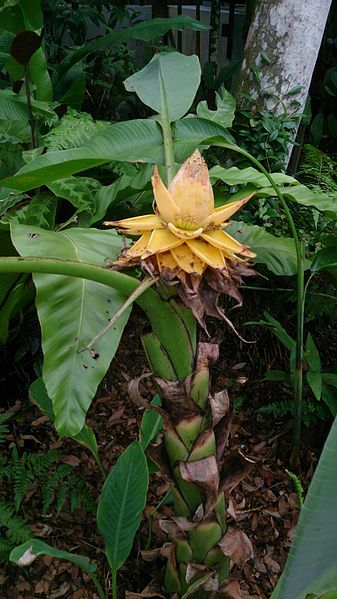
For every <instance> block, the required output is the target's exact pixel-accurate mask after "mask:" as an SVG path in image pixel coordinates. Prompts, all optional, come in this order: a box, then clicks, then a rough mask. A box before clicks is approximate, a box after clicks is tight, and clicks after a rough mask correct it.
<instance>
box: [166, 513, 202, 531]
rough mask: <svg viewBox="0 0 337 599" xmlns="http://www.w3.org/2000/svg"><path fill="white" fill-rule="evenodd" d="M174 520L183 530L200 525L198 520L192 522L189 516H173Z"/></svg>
mask: <svg viewBox="0 0 337 599" xmlns="http://www.w3.org/2000/svg"><path fill="white" fill-rule="evenodd" d="M172 520H173V521H174V522H175V523H176V525H177V526H178V528H179V529H180V530H182V531H186V530H191V529H192V528H195V527H196V526H198V522H192V521H191V520H189V519H188V518H184V517H183V516H176V517H174V516H173V517H172Z"/></svg>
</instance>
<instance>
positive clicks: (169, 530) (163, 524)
mask: <svg viewBox="0 0 337 599" xmlns="http://www.w3.org/2000/svg"><path fill="white" fill-rule="evenodd" d="M159 528H160V529H161V530H162V531H163V532H166V534H167V535H168V537H169V539H172V540H175V539H183V538H185V535H184V534H183V532H182V529H181V528H180V527H179V526H178V525H177V523H176V522H174V520H173V519H170V520H167V519H164V518H161V519H160V520H159Z"/></svg>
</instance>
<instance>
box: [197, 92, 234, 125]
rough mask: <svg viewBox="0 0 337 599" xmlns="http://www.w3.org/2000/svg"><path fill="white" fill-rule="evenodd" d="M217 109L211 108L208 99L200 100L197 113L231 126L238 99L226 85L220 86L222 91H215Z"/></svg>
mask: <svg viewBox="0 0 337 599" xmlns="http://www.w3.org/2000/svg"><path fill="white" fill-rule="evenodd" d="M215 101H216V110H210V109H209V108H208V106H207V102H206V100H204V101H203V102H199V104H198V106H197V115H198V116H199V117H203V118H205V119H210V120H211V121H215V122H216V123H219V124H220V125H222V126H223V127H231V126H232V124H233V120H234V116H235V109H236V100H235V98H234V96H232V94H230V93H229V92H228V91H227V90H226V88H225V87H224V86H222V87H221V88H220V93H218V92H215Z"/></svg>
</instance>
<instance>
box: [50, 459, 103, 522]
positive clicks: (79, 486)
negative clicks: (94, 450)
mask: <svg viewBox="0 0 337 599" xmlns="http://www.w3.org/2000/svg"><path fill="white" fill-rule="evenodd" d="M41 494H42V501H43V511H44V513H46V512H47V511H48V509H49V508H50V505H51V504H52V502H53V500H54V498H55V500H56V511H57V513H60V511H61V510H62V508H63V506H64V504H65V502H66V499H67V498H68V500H69V507H70V510H71V512H73V511H75V510H76V509H77V508H79V507H80V506H83V507H84V508H85V509H86V510H87V511H89V512H91V513H95V511H96V507H97V506H96V504H95V501H94V499H93V497H92V495H91V493H90V491H89V489H88V487H87V485H86V483H85V482H84V481H83V480H82V479H81V478H80V477H79V476H77V475H76V474H75V473H74V469H73V467H72V466H69V465H68V464H60V465H59V466H57V467H56V468H55V470H54V471H53V472H52V473H51V474H50V475H49V476H47V477H43V479H42V481H41Z"/></svg>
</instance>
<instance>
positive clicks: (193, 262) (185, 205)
mask: <svg viewBox="0 0 337 599" xmlns="http://www.w3.org/2000/svg"><path fill="white" fill-rule="evenodd" d="M152 187H153V193H154V198H155V212H156V214H150V215H145V216H137V217H135V218H127V219H125V220H121V221H108V222H106V223H105V224H107V225H114V226H116V227H117V228H118V229H120V230H122V231H123V232H124V233H126V234H130V235H140V236H141V237H140V239H139V240H138V241H137V242H136V243H135V244H134V245H132V246H131V247H130V248H129V249H127V250H125V251H124V252H123V256H122V258H121V260H120V263H121V265H123V266H127V265H128V261H130V262H133V263H134V261H135V258H138V259H139V260H146V259H148V258H150V257H152V258H155V259H156V267H157V269H158V271H159V273H161V272H163V271H168V270H175V271H178V270H182V271H184V272H185V273H188V274H195V275H197V276H202V274H203V272H204V270H205V268H206V267H207V266H209V267H211V268H213V269H215V270H222V269H226V267H227V264H228V262H229V261H230V262H231V263H237V264H239V263H240V262H243V261H244V259H243V258H242V257H241V256H244V257H245V259H247V258H251V257H254V254H253V253H252V252H251V251H249V248H247V246H244V245H242V244H241V243H240V242H238V241H237V240H236V239H234V238H233V237H231V236H230V235H229V234H228V233H225V232H224V231H223V227H224V226H226V224H228V223H226V220H227V219H228V218H230V217H231V216H232V215H233V214H234V213H235V212H237V210H239V209H240V208H241V207H242V206H243V205H244V204H245V203H246V202H247V201H248V200H249V199H250V198H251V197H252V195H253V194H250V195H248V196H247V197H245V198H243V199H241V200H237V201H236V202H231V203H230V204H227V205H224V206H221V207H220V208H214V196H213V189H212V186H211V183H210V180H209V175H208V169H207V165H206V163H205V161H204V159H203V158H202V156H201V154H200V152H199V150H196V151H195V152H194V154H192V156H190V158H188V159H187V160H186V161H185V162H184V164H183V165H182V166H181V168H180V169H179V171H178V173H177V174H176V176H175V177H174V179H173V180H172V181H171V183H170V184H169V186H168V188H166V187H165V185H164V183H163V181H162V179H161V177H160V175H159V172H158V168H157V167H155V168H154V172H153V176H152Z"/></svg>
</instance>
